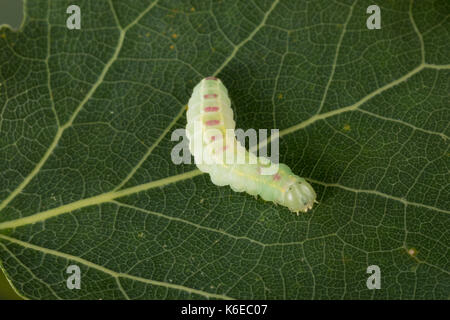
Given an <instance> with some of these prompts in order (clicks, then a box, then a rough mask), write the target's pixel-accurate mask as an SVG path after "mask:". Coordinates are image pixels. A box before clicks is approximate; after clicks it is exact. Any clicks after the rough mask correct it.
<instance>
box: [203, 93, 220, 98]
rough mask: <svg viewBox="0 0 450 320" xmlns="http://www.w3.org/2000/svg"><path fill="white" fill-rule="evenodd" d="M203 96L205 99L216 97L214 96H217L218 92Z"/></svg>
mask: <svg viewBox="0 0 450 320" xmlns="http://www.w3.org/2000/svg"><path fill="white" fill-rule="evenodd" d="M203 98H205V99H214V98H217V94H215V93H209V94H205V95H204V96H203Z"/></svg>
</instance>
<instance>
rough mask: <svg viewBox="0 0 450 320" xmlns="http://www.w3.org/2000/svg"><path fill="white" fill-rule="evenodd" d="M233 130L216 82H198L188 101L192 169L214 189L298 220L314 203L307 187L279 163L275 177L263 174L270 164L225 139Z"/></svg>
mask: <svg viewBox="0 0 450 320" xmlns="http://www.w3.org/2000/svg"><path fill="white" fill-rule="evenodd" d="M234 129H235V122H234V120H233V110H232V109H231V102H230V99H229V98H228V91H227V89H226V88H225V86H224V85H223V83H222V81H220V79H218V78H216V77H207V78H205V79H203V80H202V81H200V83H199V84H197V86H195V88H194V90H193V92H192V96H191V98H190V100H189V103H188V111H187V125H186V136H187V137H188V139H189V150H190V151H191V153H192V154H193V155H194V160H195V163H196V165H197V167H198V168H199V169H200V170H201V171H203V172H206V173H209V175H210V177H211V181H212V182H213V183H214V184H215V185H218V186H224V185H229V186H230V187H231V188H232V189H233V190H234V191H236V192H242V191H246V192H247V193H249V194H251V195H255V196H256V195H260V196H261V197H262V198H263V199H264V200H266V201H273V202H275V203H278V204H280V205H283V206H286V207H288V208H289V210H291V211H293V212H296V213H297V214H298V213H299V212H300V211H303V212H306V211H308V210H309V209H311V208H312V206H313V204H314V202H315V200H316V193H315V192H314V189H313V188H312V187H311V185H310V184H309V183H308V182H307V181H306V180H305V179H303V178H300V177H299V176H296V175H295V174H293V173H292V171H291V169H289V167H288V166H287V165H285V164H281V163H280V164H279V165H278V171H277V172H275V173H274V174H270V175H267V174H263V173H262V171H263V170H264V169H266V168H267V167H269V166H270V165H271V162H270V160H269V159H267V158H265V157H257V156H255V155H254V154H253V153H250V152H248V151H247V150H246V149H245V148H244V147H243V146H242V145H241V144H240V143H239V142H237V140H236V138H235V136H234V134H231V135H229V134H228V132H229V131H231V132H232V133H233V132H234ZM229 150H231V151H229ZM227 152H232V154H231V156H232V159H245V161H244V162H243V163H242V161H234V162H231V163H230V162H229V161H224V159H225V158H226V157H228V156H229V154H228V155H227ZM227 159H229V158H227Z"/></svg>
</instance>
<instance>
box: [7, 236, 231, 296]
mask: <svg viewBox="0 0 450 320" xmlns="http://www.w3.org/2000/svg"><path fill="white" fill-rule="evenodd" d="M0 239H4V240H6V241H9V242H12V243H15V244H18V245H20V246H22V247H24V248H28V249H32V250H36V251H39V252H42V253H43V254H49V255H53V256H56V257H60V258H63V259H67V260H71V261H75V262H77V263H80V264H83V265H85V266H87V267H89V268H92V269H95V270H98V271H101V272H103V273H106V274H108V275H110V276H111V277H113V278H116V279H117V278H126V279H130V280H134V281H138V282H142V283H146V284H150V285H155V286H158V287H165V288H168V289H175V290H180V291H185V292H188V293H191V294H197V295H201V296H204V297H206V298H216V299H225V300H230V299H232V298H231V297H228V296H225V295H221V294H215V293H209V292H206V291H202V290H198V289H194V288H189V287H186V286H182V285H177V284H173V283H167V282H163V281H157V280H151V279H146V278H142V277H137V276H133V275H130V274H126V273H120V272H116V271H113V270H111V269H108V268H106V267H103V266H101V265H98V264H95V263H92V262H90V261H88V260H85V259H83V258H80V257H77V256H73V255H70V254H67V253H63V252H59V251H56V250H52V249H48V248H44V247H40V246H37V245H34V244H31V243H28V242H24V241H21V240H18V239H15V238H11V237H8V236H6V235H3V234H0ZM0 245H2V246H3V244H1V243H0ZM119 290H120V288H119Z"/></svg>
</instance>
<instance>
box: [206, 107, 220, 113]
mask: <svg viewBox="0 0 450 320" xmlns="http://www.w3.org/2000/svg"><path fill="white" fill-rule="evenodd" d="M203 110H205V112H217V111H219V107H206V108H205V109H203Z"/></svg>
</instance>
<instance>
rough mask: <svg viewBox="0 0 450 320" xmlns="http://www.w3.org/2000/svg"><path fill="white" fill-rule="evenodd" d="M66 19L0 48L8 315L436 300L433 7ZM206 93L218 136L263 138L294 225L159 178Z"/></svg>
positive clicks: (166, 2) (231, 4)
mask: <svg viewBox="0 0 450 320" xmlns="http://www.w3.org/2000/svg"><path fill="white" fill-rule="evenodd" d="M70 4H72V3H71V2H70V1H48V2H47V1H28V2H27V3H26V17H25V19H26V20H25V22H24V25H23V26H22V28H21V30H19V31H17V32H14V31H11V30H9V29H8V28H6V27H3V28H2V29H1V30H0V203H1V204H0V260H1V265H2V269H3V270H4V272H5V273H6V275H7V277H8V279H9V280H10V281H11V283H12V284H13V285H14V287H15V289H16V290H17V291H18V292H19V293H20V294H21V295H22V296H23V297H26V298H30V299H100V298H101V299H179V298H183V299H185V298H193V299H197V298H213V299H215V298H218V299H227V298H241V299H283V298H284V299H342V298H344V299H361V298H364V299H448V298H449V292H450V275H449V273H450V261H449V244H450V233H449V230H450V228H449V227H450V219H449V213H450V211H449V208H450V194H449V190H450V188H449V185H450V174H449V167H450V162H449V160H450V151H449V140H448V137H449V135H450V128H449V123H450V112H449V111H450V110H449V102H450V99H449V92H450V81H449V72H450V70H449V69H450V34H449V30H450V20H449V13H450V4H449V2H448V1H446V0H436V1H431V0H430V1H415V2H412V1H406V0H401V1H393V0H392V1H383V2H380V1H379V5H380V7H381V29H379V30H377V29H375V30H369V29H367V27H366V20H367V18H368V17H369V14H367V13H366V10H367V7H368V6H369V5H372V4H373V3H372V1H368V0H367V1H364V0H359V1H357V0H339V1H328V0H314V1H290V0H289V1H287V0H275V1H274V0H267V1H263V0H261V1H260V0H257V1H256V0H255V1H239V0H230V1H200V0H197V1H195V0H192V1H181V0H161V1H159V2H156V1H155V2H151V3H149V2H148V1H143V0H142V1H122V0H116V1H113V0H112V1H77V4H78V5H79V6H80V8H81V30H69V29H67V28H66V19H67V18H68V16H69V14H67V13H66V9H67V7H68V6H69V5H70ZM209 75H217V76H219V77H220V78H221V79H222V81H223V82H224V83H225V85H226V86H227V87H228V90H229V93H230V96H231V99H232V102H233V108H234V111H235V115H236V122H237V127H240V128H244V129H248V128H255V129H259V128H268V129H270V128H279V129H280V133H281V138H280V154H281V155H282V157H281V161H282V162H284V163H286V164H287V165H289V166H290V167H291V168H292V170H293V171H294V172H295V173H297V174H299V175H300V176H303V177H305V178H306V179H308V180H309V181H310V182H311V183H312V184H313V186H314V188H315V189H316V191H317V194H318V201H319V202H320V203H319V204H318V205H316V206H315V208H314V209H313V210H312V211H310V212H309V213H306V214H302V215H300V216H296V215H295V214H292V213H290V212H289V211H288V210H287V209H285V208H283V207H280V206H275V205H274V204H272V203H267V202H264V201H262V200H256V199H255V198H254V197H252V196H249V195H247V194H245V193H235V192H233V191H231V189H230V188H228V187H217V186H215V185H213V184H212V183H211V181H210V179H209V177H208V176H207V175H204V174H201V172H199V171H198V170H196V167H195V165H193V164H191V165H187V164H186V165H175V164H173V163H172V162H171V160H170V159H171V158H170V152H171V150H172V148H173V147H174V146H175V145H176V144H177V142H175V141H171V140H170V136H171V132H172V131H173V130H175V129H177V128H183V127H184V126H185V122H186V118H185V112H184V111H185V105H186V103H187V101H188V99H189V96H190V94H191V90H192V88H193V87H194V86H195V84H196V83H197V82H198V81H200V80H201V79H202V78H203V77H205V76H209ZM70 265H77V266H78V267H79V268H80V270H81V289H79V290H77V289H73V290H70V289H68V288H67V286H66V281H67V279H68V277H69V276H70V274H68V273H67V271H66V270H67V268H68V266H70ZM371 265H377V266H379V267H380V270H381V289H380V290H369V289H368V288H367V286H366V281H367V278H368V277H369V276H370V274H368V273H367V267H368V266H371Z"/></svg>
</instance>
